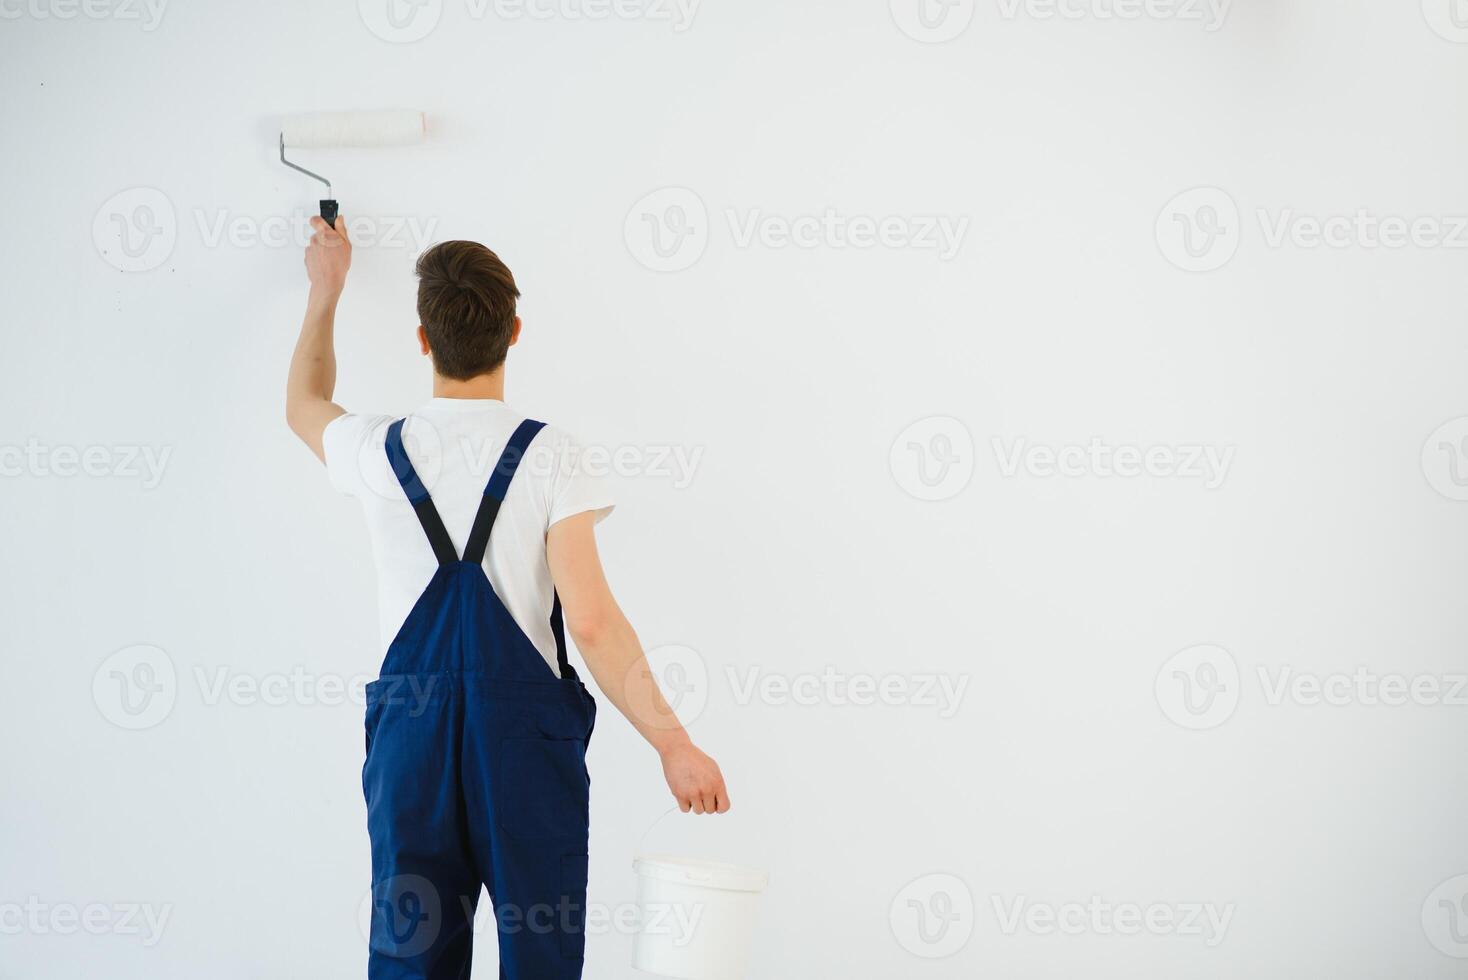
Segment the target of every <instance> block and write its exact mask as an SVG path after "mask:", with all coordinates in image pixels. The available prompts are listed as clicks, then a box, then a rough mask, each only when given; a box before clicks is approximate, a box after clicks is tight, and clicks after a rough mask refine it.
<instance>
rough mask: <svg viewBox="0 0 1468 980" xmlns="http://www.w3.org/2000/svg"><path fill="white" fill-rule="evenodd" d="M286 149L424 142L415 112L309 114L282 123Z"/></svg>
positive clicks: (290, 117)
mask: <svg viewBox="0 0 1468 980" xmlns="http://www.w3.org/2000/svg"><path fill="white" fill-rule="evenodd" d="M280 132H281V135H282V136H284V137H285V145H286V146H392V145H394V144H398V143H417V142H419V141H420V140H422V139H423V113H422V112H420V111H418V110H417V109H378V110H374V111H371V112H309V113H305V114H303V115H299V116H286V117H285V119H283V120H281V124H280Z"/></svg>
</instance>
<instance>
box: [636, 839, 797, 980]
mask: <svg viewBox="0 0 1468 980" xmlns="http://www.w3.org/2000/svg"><path fill="white" fill-rule="evenodd" d="M632 870H633V871H635V872H637V907H638V911H639V913H640V918H639V922H638V931H637V935H636V937H635V938H634V941H633V946H632V965H633V966H634V967H636V968H637V969H639V970H643V971H646V972H647V973H654V974H657V975H658V976H663V977H678V978H680V980H743V977H744V970H745V965H746V964H747V963H748V961H749V947H750V944H751V941H752V940H753V938H754V924H755V919H756V916H757V913H758V912H759V896H760V892H762V891H764V890H765V885H766V883H768V881H769V877H770V876H769V875H768V874H766V873H765V872H763V871H754V870H751V869H749V868H741V867H739V866H737V865H733V864H720V863H718V862H716V861H701V860H698V859H697V858H684V857H669V856H667V855H662V854H641V855H638V856H637V857H636V858H634V859H633V860H632Z"/></svg>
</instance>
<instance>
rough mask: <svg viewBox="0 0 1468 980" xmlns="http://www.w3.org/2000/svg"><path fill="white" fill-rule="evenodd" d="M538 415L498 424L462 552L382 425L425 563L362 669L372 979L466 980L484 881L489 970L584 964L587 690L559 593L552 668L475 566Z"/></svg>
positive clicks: (556, 978)
mask: <svg viewBox="0 0 1468 980" xmlns="http://www.w3.org/2000/svg"><path fill="white" fill-rule="evenodd" d="M543 425H544V423H541V422H534V421H530V420H526V421H524V422H522V423H521V424H520V426H519V428H517V429H516V430H515V433H514V435H512V436H511V437H510V441H509V444H508V445H507V446H506V447H505V451H504V453H503V454H502V455H501V456H500V459H499V462H498V463H497V464H496V466H495V469H494V472H493V474H492V475H491V477H490V480H489V484H488V486H486V487H485V488H484V496H483V498H482V499H481V501H480V505H479V510H478V513H476V514H475V517H474V524H473V526H472V529H471V530H470V532H469V541H468V544H467V545H465V547H464V556H463V558H462V559H461V558H459V557H458V556H457V555H455V553H454V547H453V544H452V542H451V541H450V540H449V536H448V532H447V531H446V530H445V529H444V526H443V521H442V520H441V519H440V518H439V515H438V511H437V510H436V509H435V508H434V506H433V501H432V499H430V497H429V495H428V491H427V489H425V488H424V486H423V484H422V483H421V482H420V481H419V479H418V475H417V473H415V472H414V470H413V464H412V463H411V462H409V460H408V456H407V453H405V452H404V451H403V440H402V429H403V420H401V419H399V420H398V421H396V422H394V423H393V424H392V425H391V427H390V428H389V429H388V436H387V457H388V461H389V462H390V463H391V465H392V468H393V472H394V473H395V474H396V475H397V478H398V482H399V483H401V484H402V487H403V491H404V493H406V494H407V497H408V500H409V502H411V503H412V505H413V510H414V511H415V512H416V514H417V517H418V521H419V523H420V524H422V526H423V530H424V532H425V533H426V534H427V536H428V543H429V545H430V546H431V547H432V548H433V551H434V554H435V555H436V556H437V558H438V569H437V570H436V571H435V572H434V574H433V578H432V579H431V580H430V581H429V583H428V587H427V588H426V589H424V590H423V595H422V596H420V597H419V599H418V601H417V603H416V604H415V605H414V606H413V610H412V611H411V612H410V613H409V614H408V618H407V619H406V620H405V621H404V622H403V626H402V629H401V630H399V631H398V635H397V637H396V638H395V639H394V640H393V642H392V645H391V646H389V647H388V651H387V657H386V659H385V660H384V661H383V664H382V675H381V676H380V677H379V678H378V679H377V680H375V681H373V682H372V683H371V684H369V685H367V722H366V724H367V761H366V764H365V765H364V766H363V767H362V789H363V792H364V793H365V794H366V797H367V830H368V833H369V834H370V836H371V838H372V925H371V953H370V959H369V963H368V976H369V977H370V978H371V980H389V978H392V980H397V978H407V977H413V978H424V980H440V978H455V980H467V977H468V976H469V963H470V956H471V954H472V947H473V923H474V912H475V908H476V906H477V905H478V902H479V889H480V886H481V885H484V886H485V887H487V888H488V890H489V894H490V899H491V901H492V902H493V903H494V909H495V923H496V927H497V930H498V933H499V946H500V977H501V978H502V980H575V978H579V977H580V976H581V963H582V957H583V954H584V952H585V932H584V928H585V909H586V878H587V867H586V853H587V851H586V845H587V833H588V821H589V816H588V796H589V789H590V779H589V777H588V775H587V772H586V746H587V742H588V741H589V740H590V738H591V729H592V724H593V722H594V721H595V719H596V703H595V702H594V701H593V700H592V698H591V695H590V694H589V693H588V692H587V690H586V688H585V687H584V686H583V685H582V684H581V681H580V680H579V679H578V678H577V676H576V672H575V670H573V669H572V668H571V665H570V664H569V663H567V661H566V640H565V634H564V630H563V628H562V624H561V605H560V599H559V597H557V598H556V599H555V602H554V605H553V606H552V611H551V627H552V631H553V632H554V634H555V639H556V652H557V657H558V660H559V666H560V674H561V676H560V677H559V678H557V677H556V676H555V675H554V674H553V673H552V672H551V669H550V666H549V665H548V664H547V663H546V661H545V658H543V657H542V656H541V654H540V651H539V650H537V649H536V647H535V644H534V643H532V642H531V641H530V639H529V638H528V637H527V636H526V635H525V634H524V632H523V631H521V629H520V627H519V626H518V625H516V623H515V620H514V619H513V618H512V617H511V616H510V613H509V610H507V609H506V608H505V605H504V603H503V602H501V601H500V598H499V596H497V595H495V592H494V588H493V587H492V586H491V585H490V582H489V578H488V577H487V576H486V575H485V572H484V567H483V562H484V551H485V548H486V547H487V546H488V544H489V535H490V531H491V529H492V528H493V527H494V519H495V515H496V514H497V513H498V512H499V508H500V503H501V502H502V501H503V500H504V498H505V491H506V490H508V489H509V486H510V479H511V478H512V477H513V476H514V475H515V469H516V467H517V466H518V465H519V463H520V459H521V457H522V456H523V455H524V454H525V451H526V449H527V448H528V447H529V445H530V442H531V440H533V439H534V438H535V436H536V433H538V432H539V431H540V430H541V428H542V427H543Z"/></svg>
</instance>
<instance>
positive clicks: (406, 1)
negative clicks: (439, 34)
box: [357, 0, 443, 44]
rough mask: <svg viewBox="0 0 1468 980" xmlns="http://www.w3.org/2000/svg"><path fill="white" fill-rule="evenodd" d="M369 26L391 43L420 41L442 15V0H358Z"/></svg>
mask: <svg viewBox="0 0 1468 980" xmlns="http://www.w3.org/2000/svg"><path fill="white" fill-rule="evenodd" d="M357 14H358V16H360V17H361V18H362V23H363V24H365V25H367V30H369V31H371V32H372V33H373V34H375V35H376V36H377V37H379V38H381V39H382V40H384V41H387V42H388V43H389V44H411V43H413V42H414V41H421V40H423V39H424V38H425V37H427V36H428V35H429V34H431V33H433V30H434V28H436V27H438V22H439V20H440V19H441V18H442V17H443V0H357Z"/></svg>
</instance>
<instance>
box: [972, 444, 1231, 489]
mask: <svg viewBox="0 0 1468 980" xmlns="http://www.w3.org/2000/svg"><path fill="white" fill-rule="evenodd" d="M990 446H991V448H992V449H993V451H994V458H995V459H996V460H997V461H998V463H999V473H1000V475H1001V476H1004V477H1015V476H1018V475H1019V474H1020V472H1021V471H1023V472H1025V473H1028V474H1029V475H1030V476H1033V477H1041V478H1044V477H1052V476H1063V477H1069V478H1079V477H1100V478H1107V477H1121V478H1122V479H1133V478H1136V477H1139V476H1150V477H1154V478H1157V479H1184V480H1186V479H1191V480H1198V481H1199V482H1201V483H1202V484H1203V489H1205V490H1217V489H1218V488H1219V487H1221V486H1223V482H1224V480H1225V479H1227V478H1228V471H1229V467H1231V466H1232V465H1233V459H1234V447H1233V446H1211V445H1199V444H1188V445H1177V446H1169V445H1154V446H1131V445H1121V446H1112V445H1109V444H1107V443H1106V442H1105V441H1103V440H1102V439H1101V438H1100V437H1099V436H1096V437H1092V439H1091V441H1090V442H1089V443H1087V444H1086V445H1079V444H1074V443H1073V444H1070V445H1064V446H1047V445H1043V444H1040V443H1031V442H1029V440H1027V439H1016V440H1014V442H1013V444H1012V445H1009V446H1006V445H1005V444H1004V440H1002V439H999V438H994V439H991V440H990Z"/></svg>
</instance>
